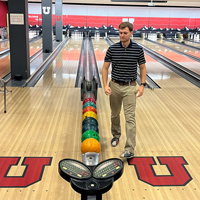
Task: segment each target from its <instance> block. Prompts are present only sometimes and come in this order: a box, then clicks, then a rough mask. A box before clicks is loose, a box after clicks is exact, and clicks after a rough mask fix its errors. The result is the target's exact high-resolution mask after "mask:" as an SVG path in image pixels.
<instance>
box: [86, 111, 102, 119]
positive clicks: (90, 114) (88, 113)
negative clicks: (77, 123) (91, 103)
mask: <svg viewBox="0 0 200 200" xmlns="http://www.w3.org/2000/svg"><path fill="white" fill-rule="evenodd" d="M86 117H93V118H95V119H96V120H98V117H97V115H96V113H94V112H92V111H88V112H85V113H84V114H83V116H82V121H83V120H84V119H85V118H86Z"/></svg>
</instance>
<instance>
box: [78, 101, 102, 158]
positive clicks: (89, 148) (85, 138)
mask: <svg viewBox="0 0 200 200" xmlns="http://www.w3.org/2000/svg"><path fill="white" fill-rule="evenodd" d="M82 114H83V115H82V138H81V142H82V144H81V152H82V153H83V154H84V153H87V152H96V153H99V152H100V151H101V145H100V138H99V129H98V117H97V108H96V101H95V99H94V98H86V99H84V101H83V112H82Z"/></svg>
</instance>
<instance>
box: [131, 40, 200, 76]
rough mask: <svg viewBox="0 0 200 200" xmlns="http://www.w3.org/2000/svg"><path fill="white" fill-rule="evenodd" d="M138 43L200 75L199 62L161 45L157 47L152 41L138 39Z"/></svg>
mask: <svg viewBox="0 0 200 200" xmlns="http://www.w3.org/2000/svg"><path fill="white" fill-rule="evenodd" d="M134 40H135V41H136V42H138V43H139V44H142V45H144V46H146V47H148V48H150V49H152V50H153V51H155V52H157V53H159V54H161V55H163V56H165V57H167V58H169V59H171V60H173V61H175V62H177V63H179V64H180V65H182V66H184V67H185V68H187V69H189V70H191V71H193V72H195V73H197V74H200V63H199V62H197V61H194V60H192V59H190V58H188V57H186V56H184V55H181V54H178V53H176V52H174V51H172V50H169V49H167V48H165V47H162V46H160V45H159V44H158V45H156V44H154V43H152V42H150V41H147V40H143V39H139V38H136V39H134Z"/></svg>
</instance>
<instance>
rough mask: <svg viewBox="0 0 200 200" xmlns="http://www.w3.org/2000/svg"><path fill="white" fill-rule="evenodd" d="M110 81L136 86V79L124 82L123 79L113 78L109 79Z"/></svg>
mask: <svg viewBox="0 0 200 200" xmlns="http://www.w3.org/2000/svg"><path fill="white" fill-rule="evenodd" d="M111 81H112V82H114V83H117V84H119V85H134V86H136V81H129V82H124V81H116V80H114V79H111Z"/></svg>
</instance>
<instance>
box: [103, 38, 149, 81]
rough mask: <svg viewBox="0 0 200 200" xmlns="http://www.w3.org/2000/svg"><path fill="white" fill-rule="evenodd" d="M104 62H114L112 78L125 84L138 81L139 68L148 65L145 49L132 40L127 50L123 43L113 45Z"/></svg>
mask: <svg viewBox="0 0 200 200" xmlns="http://www.w3.org/2000/svg"><path fill="white" fill-rule="evenodd" d="M104 61H105V62H112V71H111V78H112V79H114V80H116V81H123V82H129V81H132V80H136V79H137V66H138V65H141V64H144V63H146V61H145V58H144V51H143V48H142V47H141V46H139V45H138V44H136V43H135V42H132V41H131V40H130V44H129V46H128V47H127V48H125V47H123V46H122V43H121V41H120V42H118V43H115V44H113V45H111V46H110V47H109V48H108V50H107V52H106V56H105V59H104Z"/></svg>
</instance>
